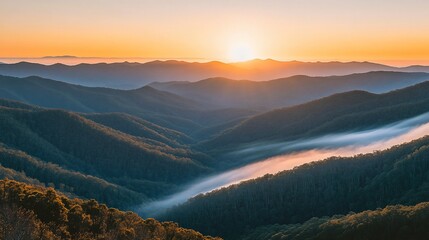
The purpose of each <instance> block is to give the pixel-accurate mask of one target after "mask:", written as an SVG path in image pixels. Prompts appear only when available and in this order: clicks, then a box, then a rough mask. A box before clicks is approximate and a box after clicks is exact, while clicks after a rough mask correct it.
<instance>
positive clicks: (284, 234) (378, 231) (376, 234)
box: [240, 202, 429, 240]
mask: <svg viewBox="0 0 429 240" xmlns="http://www.w3.org/2000/svg"><path fill="white" fill-rule="evenodd" d="M428 228H429V203H428V202H423V203H419V204H417V205H414V206H401V205H395V206H388V207H385V208H383V209H377V210H373V211H364V212H360V213H350V214H347V215H346V216H343V215H335V216H332V217H323V218H312V219H310V220H308V221H306V222H304V223H302V224H290V225H270V226H265V227H260V228H257V229H255V230H251V231H250V233H248V234H246V235H245V236H242V237H240V239H241V240H254V239H258V240H280V239H288V240H302V239H308V240H349V239H368V240H379V239H391V240H403V239H427V238H429V232H428V230H427V229H428Z"/></svg>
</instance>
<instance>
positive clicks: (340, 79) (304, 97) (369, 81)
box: [149, 72, 429, 109]
mask: <svg viewBox="0 0 429 240" xmlns="http://www.w3.org/2000/svg"><path fill="white" fill-rule="evenodd" d="M427 80H429V73H403V72H368V73H360V74H351V75H345V76H329V77H309V76H302V75H300V76H293V77H287V78H280V79H275V80H270V81H259V82H258V81H249V80H232V79H227V78H210V79H206V80H201V81H198V82H165V83H152V84H150V85H149V86H152V87H154V88H156V89H159V90H162V91H168V92H171V93H174V94H177V95H180V96H184V97H186V98H190V99H192V100H194V101H197V102H203V103H207V104H208V103H211V104H216V105H217V106H219V107H239V108H251V109H255V108H256V109H258V108H259V109H273V108H279V107H287V106H292V105H296V104H301V103H304V102H308V101H311V100H315V99H318V98H321V97H326V96H329V95H332V94H335V93H340V92H347V91H353V90H364V91H369V92H373V93H383V92H388V91H391V90H395V89H399V88H404V87H407V86H411V85H414V84H417V83H420V82H423V81H427Z"/></svg>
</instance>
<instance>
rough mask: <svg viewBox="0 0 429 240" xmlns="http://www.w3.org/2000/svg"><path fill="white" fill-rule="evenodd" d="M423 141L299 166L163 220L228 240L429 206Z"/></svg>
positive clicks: (204, 198)
mask: <svg viewBox="0 0 429 240" xmlns="http://www.w3.org/2000/svg"><path fill="white" fill-rule="evenodd" d="M428 156H429V137H424V138H421V139H418V140H415V141H412V142H410V143H406V144H403V145H399V146H395V147H393V148H391V149H388V150H385V151H380V152H374V153H371V154H365V155H357V156H355V157H349V158H340V157H332V158H330V159H327V160H324V161H319V162H314V163H310V164H305V165H302V166H300V167H296V168H294V169H293V170H289V171H283V172H281V173H278V174H276V175H266V176H264V177H261V178H257V179H254V180H249V181H246V182H243V183H240V184H238V185H233V186H230V187H228V188H224V189H220V190H216V191H213V192H210V193H207V194H204V195H199V196H197V197H195V198H193V199H191V200H189V201H188V202H186V203H185V204H183V205H179V206H178V207H175V208H173V209H171V210H170V211H169V212H168V213H167V214H166V215H165V216H163V219H168V220H174V221H177V222H179V223H180V224H181V225H183V226H186V227H191V228H194V229H197V230H198V231H201V232H203V233H206V234H213V235H219V236H222V237H225V238H228V239H234V237H237V236H239V235H240V234H242V233H244V232H245V231H246V230H249V229H253V228H255V227H258V226H263V225H269V224H293V223H302V222H304V221H306V220H308V219H310V218H312V217H323V216H330V215H334V214H347V213H348V212H350V211H354V212H359V211H364V210H368V209H369V210H371V209H376V208H379V207H385V206H387V205H391V204H416V203H420V202H423V201H429V191H428V188H429V179H428V177H427V176H428V174H429V158H428Z"/></svg>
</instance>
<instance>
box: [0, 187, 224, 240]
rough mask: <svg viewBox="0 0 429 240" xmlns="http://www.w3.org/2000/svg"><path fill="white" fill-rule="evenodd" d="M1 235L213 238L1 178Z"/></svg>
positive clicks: (90, 239)
mask: <svg viewBox="0 0 429 240" xmlns="http://www.w3.org/2000/svg"><path fill="white" fill-rule="evenodd" d="M0 239H25V240H33V239H34V240H36V239H46V240H53V239H87V240H95V239H105V240H108V239H111V240H128V239H129V240H131V239H147V240H153V239H159V240H172V239H177V240H200V239H201V240H203V239H207V240H209V239H213V240H215V239H218V238H212V237H207V236H203V235H202V234H200V233H198V232H196V231H193V230H190V229H184V228H181V227H179V226H178V225H177V224H176V223H173V222H158V221H156V220H154V219H146V220H144V219H142V218H140V217H139V216H138V215H137V214H135V213H132V212H122V211H119V210H117V209H114V208H108V207H107V206H106V205H104V204H99V203H98V202H96V201H94V200H81V199H77V198H74V199H70V198H68V197H66V196H64V195H63V194H59V193H57V192H56V191H55V190H53V189H52V188H49V189H46V188H40V187H34V186H30V185H26V184H23V183H19V182H16V181H11V180H0Z"/></svg>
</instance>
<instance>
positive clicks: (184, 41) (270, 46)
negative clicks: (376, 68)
mask: <svg viewBox="0 0 429 240" xmlns="http://www.w3.org/2000/svg"><path fill="white" fill-rule="evenodd" d="M428 9H429V1H422V0H420V1H417V0H407V1H405V0H391V1H370V0H360V1H352V0H350V1H344V0H342V1H340V0H312V1H309V0H282V1H280V0H279V1H274V0H265V1H262V0H260V1H251V0H247V1H244V0H228V1H227V0H224V1H202V0H174V1H170V0H124V1H114V0H73V1H71V0H70V1H65V0H38V1H34V0H1V1H0V34H1V37H0V58H10V57H18V58H19V57H21V58H22V57H41V56H51V55H75V56H81V57H121V58H127V57H130V58H132V57H142V58H152V59H154V58H163V59H165V58H171V59H177V58H186V59H206V60H222V61H231V60H234V59H233V58H234V57H239V56H234V54H235V55H237V53H234V52H237V51H241V50H237V49H242V48H243V46H246V47H245V48H246V49H245V50H243V51H245V52H244V53H239V54H242V55H246V56H248V57H258V58H274V59H279V60H302V61H316V60H321V61H328V60H340V61H351V60H358V61H362V60H369V61H378V62H389V61H390V62H392V63H396V64H400V63H428V64H429V44H428V43H429V31H428V29H429V17H428V16H429V15H428ZM231 54H232V55H233V56H231ZM237 59H239V58H237Z"/></svg>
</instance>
